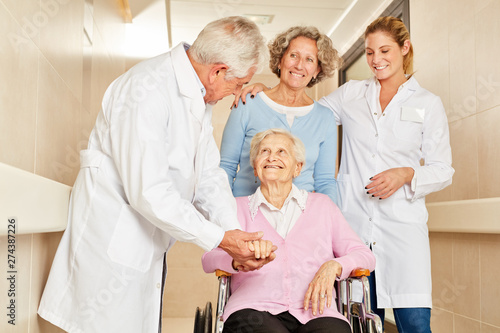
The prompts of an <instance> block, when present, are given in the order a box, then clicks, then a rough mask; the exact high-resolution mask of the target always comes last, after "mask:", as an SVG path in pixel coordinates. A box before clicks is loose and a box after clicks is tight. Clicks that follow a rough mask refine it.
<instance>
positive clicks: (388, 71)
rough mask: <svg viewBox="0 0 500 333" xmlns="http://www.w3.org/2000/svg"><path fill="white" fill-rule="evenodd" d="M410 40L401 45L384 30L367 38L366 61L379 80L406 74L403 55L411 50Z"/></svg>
mask: <svg viewBox="0 0 500 333" xmlns="http://www.w3.org/2000/svg"><path fill="white" fill-rule="evenodd" d="M409 45H410V41H409V40H408V41H406V42H405V44H404V45H403V47H400V46H399V45H398V44H397V43H396V42H395V41H394V39H392V38H391V37H390V36H389V35H388V34H386V33H385V32H382V31H378V32H374V33H371V34H369V35H368V36H367V37H366V38H365V52H366V61H367V63H368V66H369V67H370V69H371V71H372V72H373V74H375V76H376V77H377V79H378V80H379V81H382V80H386V79H390V78H393V77H401V76H403V77H404V75H405V73H404V69H403V57H404V56H405V55H406V54H407V53H408V51H409Z"/></svg>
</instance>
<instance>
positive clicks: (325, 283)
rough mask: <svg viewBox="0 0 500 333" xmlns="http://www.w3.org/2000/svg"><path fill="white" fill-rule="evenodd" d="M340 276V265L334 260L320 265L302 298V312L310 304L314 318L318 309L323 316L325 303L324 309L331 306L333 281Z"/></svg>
mask: <svg viewBox="0 0 500 333" xmlns="http://www.w3.org/2000/svg"><path fill="white" fill-rule="evenodd" d="M341 274H342V265H340V264H339V263H338V262H337V261H335V260H330V261H327V262H325V263H324V264H323V265H321V267H320V268H319V269H318V271H317V272H316V275H314V278H313V279H312V281H311V282H310V283H309V287H308V288H307V291H306V295H305V297H304V310H306V311H307V310H308V309H309V303H311V310H312V314H313V315H314V316H316V314H317V313H318V308H319V313H320V314H323V311H324V309H325V302H326V307H328V308H329V307H330V306H332V301H333V299H334V296H333V292H334V284H335V279H336V278H337V277H338V276H340V275H341Z"/></svg>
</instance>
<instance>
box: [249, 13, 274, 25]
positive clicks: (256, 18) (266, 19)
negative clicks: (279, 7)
mask: <svg viewBox="0 0 500 333" xmlns="http://www.w3.org/2000/svg"><path fill="white" fill-rule="evenodd" d="M243 16H244V17H246V18H247V19H249V20H250V21H252V22H254V23H255V24H259V25H264V24H269V23H271V22H272V21H273V18H274V15H259V14H244V15H243Z"/></svg>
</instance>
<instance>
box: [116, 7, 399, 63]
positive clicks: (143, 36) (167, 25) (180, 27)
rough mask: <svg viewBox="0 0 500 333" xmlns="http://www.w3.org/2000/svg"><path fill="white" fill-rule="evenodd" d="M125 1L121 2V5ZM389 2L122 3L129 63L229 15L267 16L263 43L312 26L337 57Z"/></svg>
mask: <svg viewBox="0 0 500 333" xmlns="http://www.w3.org/2000/svg"><path fill="white" fill-rule="evenodd" d="M126 2H127V0H124V3H126ZM391 2H392V0H301V1H298V0H215V1H213V0H128V4H129V6H130V12H131V15H132V23H129V24H127V41H128V47H127V48H126V52H127V54H128V56H129V57H131V58H139V59H140V58H148V57H151V56H155V55H157V54H160V53H163V52H166V51H167V50H168V49H170V48H171V47H172V46H175V45H177V44H178V43H180V42H181V41H185V42H188V43H192V42H193V41H194V40H195V39H196V36H197V35H198V33H199V32H200V31H201V30H202V29H203V27H204V26H205V25H206V24H207V23H209V22H211V21H213V20H216V19H219V18H221V17H224V16H232V15H271V16H272V20H271V22H270V23H268V24H259V27H260V30H261V32H262V34H263V35H264V37H266V39H267V40H270V39H272V38H273V37H274V36H275V35H276V34H277V33H279V32H281V31H284V30H286V29H288V28H289V27H291V26H294V25H314V26H316V27H317V28H318V29H319V30H320V31H322V32H323V33H326V34H328V35H329V36H330V38H331V39H332V41H333V43H334V45H335V47H336V48H337V50H339V52H340V53H341V54H343V53H344V52H346V51H347V50H348V49H349V47H350V46H351V45H352V44H353V43H354V42H355V41H356V40H357V39H358V38H359V37H360V36H361V34H362V33H363V31H364V28H365V27H366V26H367V25H368V24H369V23H370V22H371V21H372V20H373V19H375V18H376V17H378V16H379V15H380V14H381V13H382V12H383V10H384V9H385V8H386V7H387V6H388V5H389V4H390V3H391Z"/></svg>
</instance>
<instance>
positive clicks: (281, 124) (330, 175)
mask: <svg viewBox="0 0 500 333" xmlns="http://www.w3.org/2000/svg"><path fill="white" fill-rule="evenodd" d="M261 94H262V93H261ZM246 101H247V102H246V104H245V105H244V104H243V103H241V102H240V103H239V106H238V107H237V108H234V109H233V110H232V111H231V114H230V116H229V119H228V121H227V123H226V127H225V128H224V134H223V137H222V145H221V164H220V166H221V167H222V168H223V169H224V170H225V171H226V173H227V174H228V177H229V183H230V184H231V188H232V190H233V195H234V196H235V197H239V196H247V195H251V194H252V193H254V192H255V190H256V189H257V187H258V186H259V185H260V182H259V180H258V179H257V183H256V182H255V180H256V179H255V176H254V172H253V167H252V166H251V165H250V141H251V140H252V138H253V136H254V135H255V134H257V133H259V132H262V131H264V130H266V129H269V128H282V129H286V130H288V131H290V132H291V133H292V134H294V135H295V136H297V137H299V138H300V139H301V140H302V142H303V143H304V145H305V147H306V163H305V165H304V167H303V168H302V172H301V174H300V176H299V177H297V178H295V179H294V181H293V183H294V184H295V185H296V186H297V187H298V188H299V189H304V190H306V191H308V192H312V191H316V192H318V193H323V194H326V195H328V196H329V197H330V198H331V199H332V200H333V201H334V202H335V203H336V204H338V192H337V191H338V190H337V181H336V180H335V163H336V158H337V124H336V123H335V117H334V115H333V113H332V111H330V110H329V109H328V108H325V107H324V106H322V105H320V104H318V103H317V102H314V107H313V109H312V110H311V111H310V112H309V113H308V114H306V115H305V116H302V117H296V118H295V119H294V121H293V125H292V127H291V128H290V126H289V125H288V122H287V120H286V115H285V114H282V113H279V112H276V111H274V110H273V109H271V108H270V107H269V106H268V105H267V104H266V103H265V102H264V101H263V100H262V98H261V97H260V96H259V94H257V96H255V98H253V99H252V98H250V97H249V96H248V97H247V99H246ZM238 166H239V170H238Z"/></svg>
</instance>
